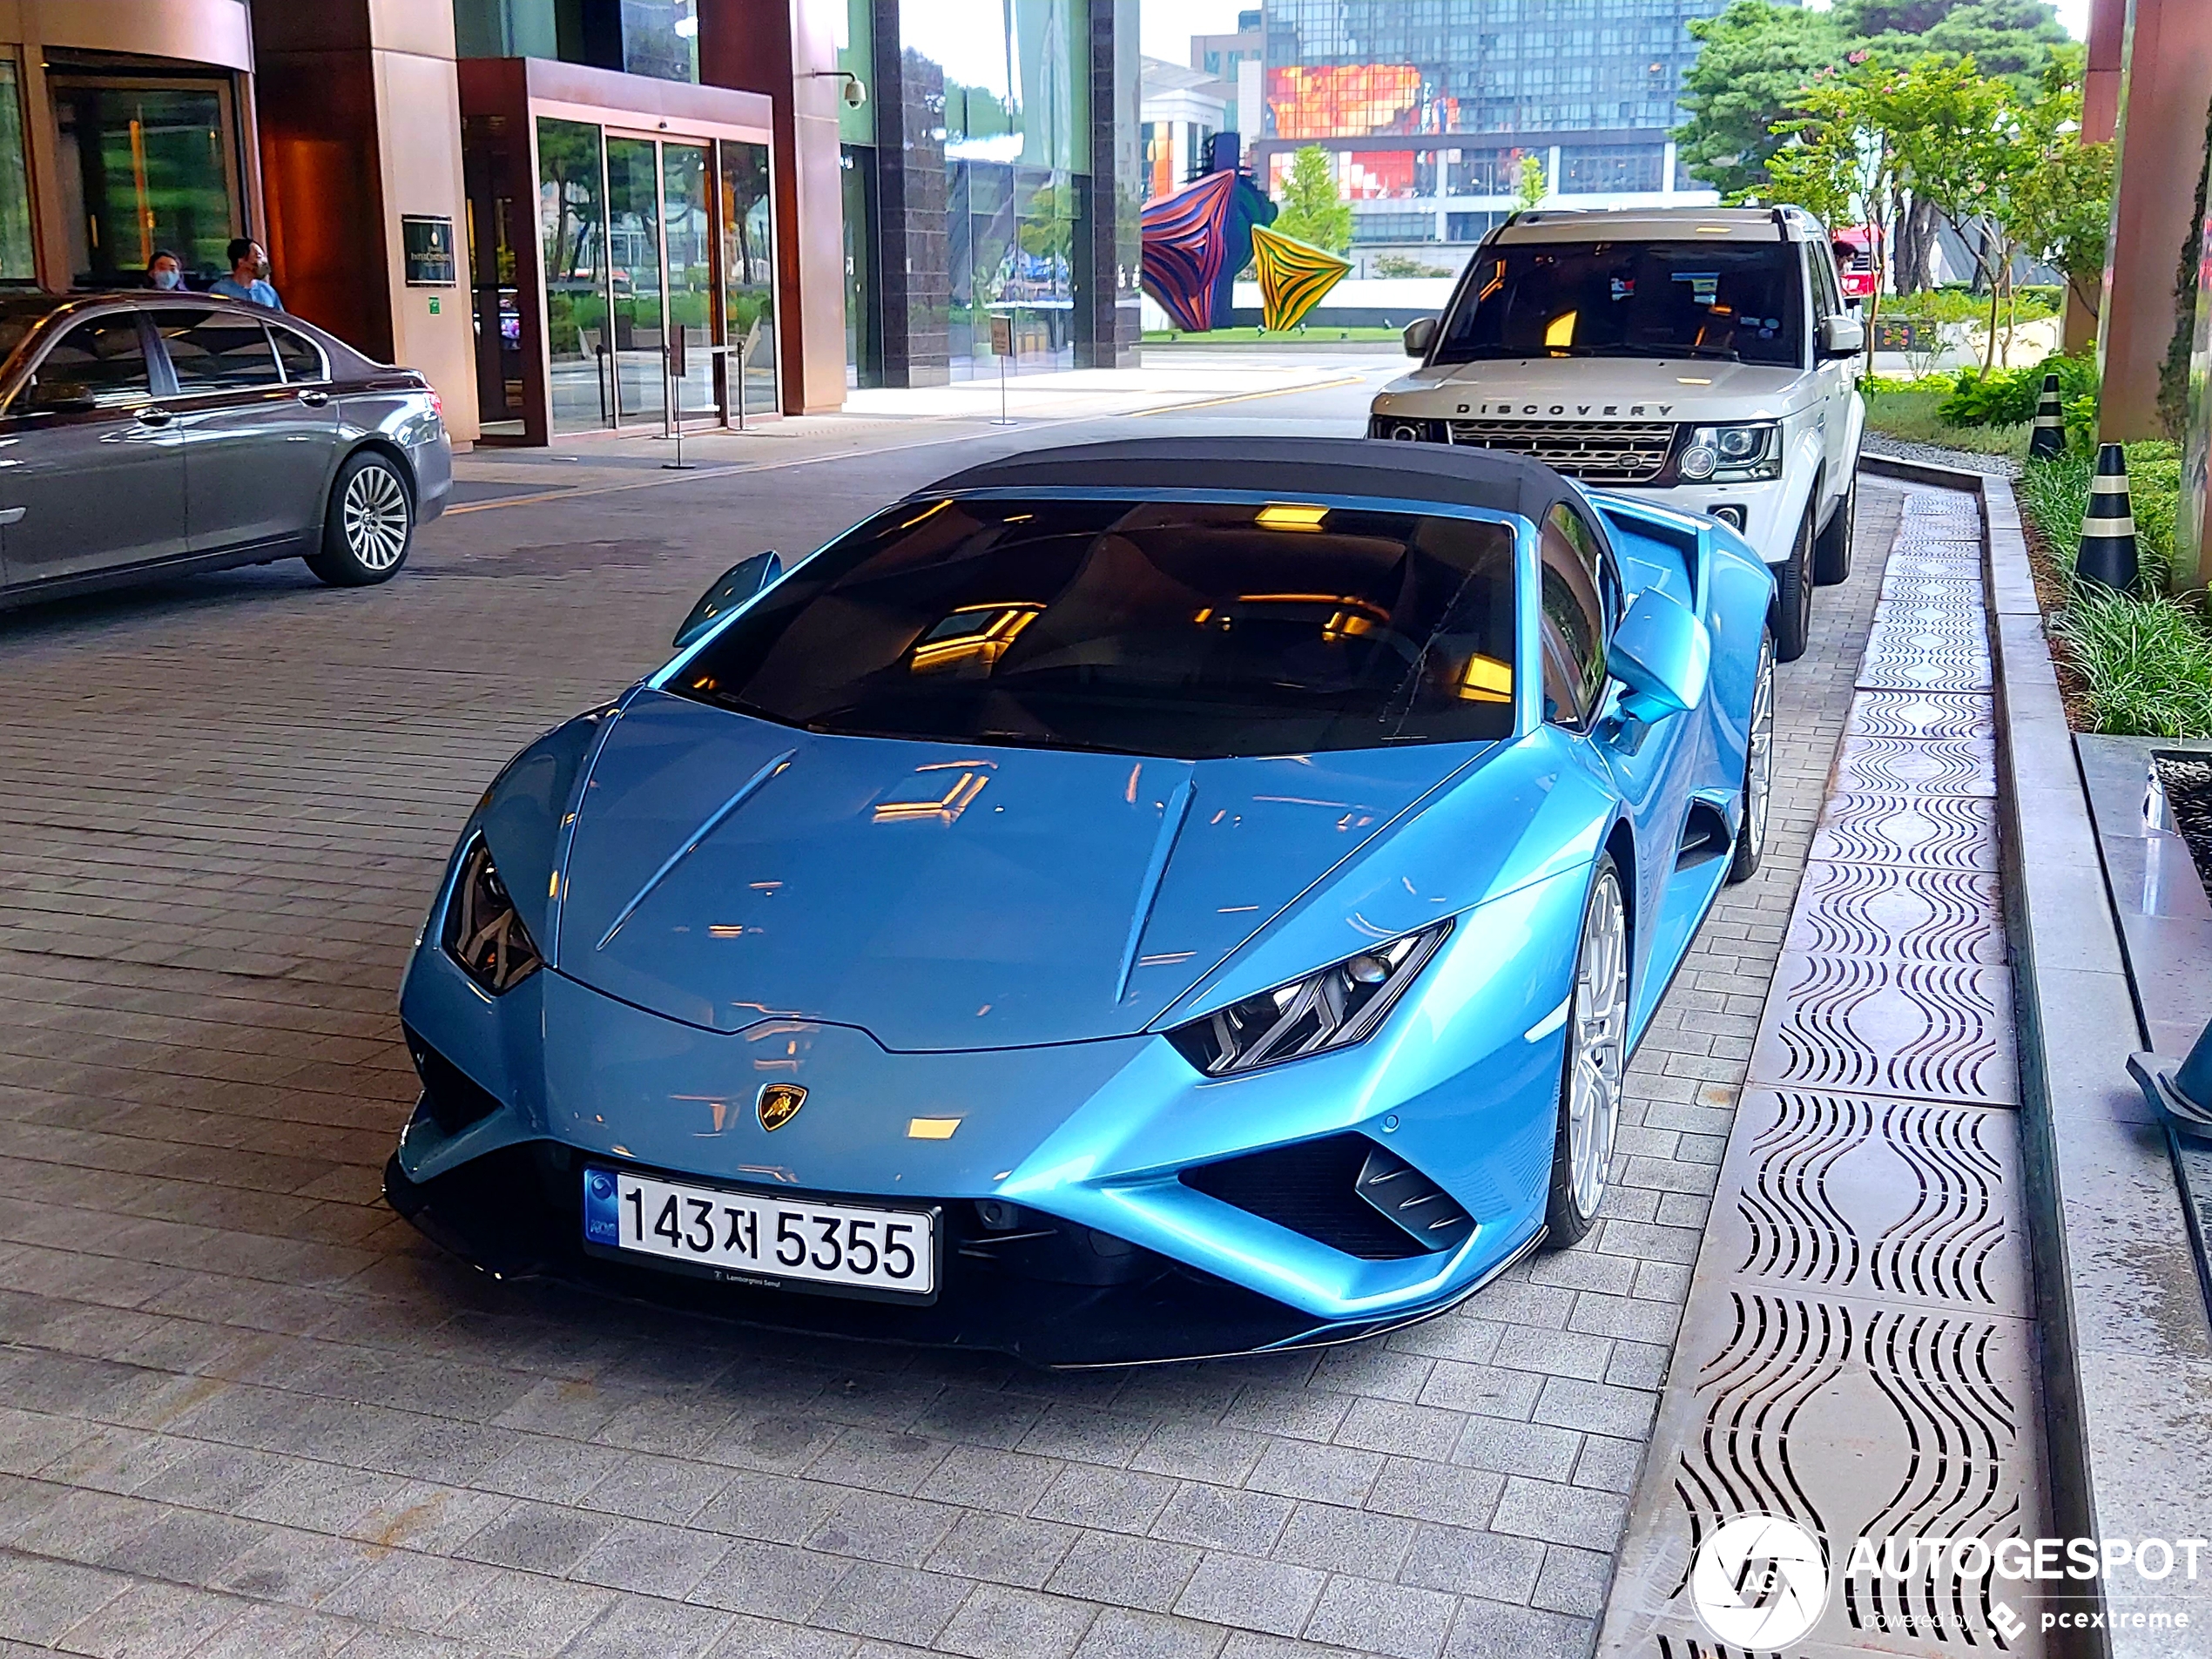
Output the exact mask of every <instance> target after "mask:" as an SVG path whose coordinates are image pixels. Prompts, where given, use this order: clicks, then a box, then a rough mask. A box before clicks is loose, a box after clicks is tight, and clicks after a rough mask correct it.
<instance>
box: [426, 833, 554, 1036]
mask: <svg viewBox="0 0 2212 1659" xmlns="http://www.w3.org/2000/svg"><path fill="white" fill-rule="evenodd" d="M444 942H445V948H446V954H447V955H448V956H450V957H452V958H453V960H454V961H455V962H457V963H459V964H460V966H461V971H462V973H464V974H468V976H469V978H470V979H472V980H474V981H476V983H477V984H478V985H480V986H482V988H484V989H485V990H487V991H489V992H490V993H491V994H492V995H494V996H499V995H503V994H504V993H506V992H508V991H511V990H513V989H514V988H515V987H516V986H517V985H519V984H521V983H522V982H523V981H524V980H526V979H528V978H529V976H530V975H531V974H535V973H536V972H537V970H538V968H539V966H540V964H541V963H542V962H543V958H542V957H540V956H539V955H538V954H537V946H536V943H535V942H534V941H532V940H531V938H530V930H529V928H528V927H524V926H523V917H522V913H521V912H519V911H518V910H516V908H515V901H514V900H513V899H511V898H509V896H508V894H507V888H506V886H505V884H504V883H502V881H501V880H500V879H499V872H498V871H497V870H495V869H494V868H492V863H491V850H490V849H489V847H487V846H485V845H484V838H483V837H482V835H477V836H475V837H472V838H471V839H470V840H469V845H468V846H467V847H466V848H465V849H464V850H463V851H462V854H461V871H460V873H459V874H458V875H457V876H455V878H454V883H453V897H452V899H451V900H448V903H447V905H446V926H445V941H444Z"/></svg>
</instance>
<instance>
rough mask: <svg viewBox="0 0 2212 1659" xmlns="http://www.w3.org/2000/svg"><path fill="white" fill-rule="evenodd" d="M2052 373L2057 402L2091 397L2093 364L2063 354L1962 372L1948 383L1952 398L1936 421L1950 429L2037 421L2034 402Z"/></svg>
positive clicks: (1942, 406) (2084, 358)
mask: <svg viewBox="0 0 2212 1659" xmlns="http://www.w3.org/2000/svg"><path fill="white" fill-rule="evenodd" d="M2054 370H2055V371H2056V372H2057V374H2058V377H2059V395H2060V398H2061V399H2066V398H2073V397H2079V396H2080V395H2083V394H2084V393H2087V394H2090V395H2094V393H2095V392H2096V389H2097V365H2096V361H2095V360H2094V358H2091V357H2088V356H2081V357H2067V356H2066V355H2064V354H2054V355H2053V356H2050V357H2047V358H2045V359H2044V360H2043V361H2041V362H2040V363H2037V364H2034V365H2033V366H2032V367H2031V366H2029V365H2027V364H2022V365H2021V366H2020V368H1993V369H1992V370H1990V372H1989V373H1988V374H1983V373H1982V372H1981V370H1979V369H1978V368H1962V369H1960V370H1959V374H1958V378H1957V379H1956V380H1954V381H1952V389H1951V395H1949V396H1948V397H1946V398H1945V399H1944V400H1943V401H1942V402H1941V403H1940V404H1939V405H1938V406H1937V408H1936V415H1937V416H1938V418H1939V419H1941V420H1943V421H1948V422H1949V423H1950V424H1951V425H1952V426H2022V425H2025V424H2026V423H2027V422H2028V421H2033V419H2034V418H2035V404H2036V401H2037V399H2038V398H2040V396H2041V395H2042V392H2043V376H2044V375H2045V374H2047V373H2049V372H2051V371H2054Z"/></svg>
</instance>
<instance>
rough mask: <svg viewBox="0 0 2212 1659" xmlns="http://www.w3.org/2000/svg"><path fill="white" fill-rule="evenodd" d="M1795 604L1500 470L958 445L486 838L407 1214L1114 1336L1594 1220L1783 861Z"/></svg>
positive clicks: (1744, 553)
mask: <svg viewBox="0 0 2212 1659" xmlns="http://www.w3.org/2000/svg"><path fill="white" fill-rule="evenodd" d="M1772 600H1773V583H1772V580H1771V578H1770V577H1769V576H1768V574H1767V569H1766V566H1765V564H1764V563H1763V562H1762V561H1761V560H1760V558H1759V557H1758V556H1757V553H1755V552H1754V551H1753V550H1751V549H1750V547H1749V546H1748V545H1747V544H1746V543H1743V541H1741V540H1740V539H1739V538H1738V537H1737V536H1736V535H1735V533H1734V532H1733V531H1731V530H1730V529H1727V528H1726V527H1724V526H1723V525H1720V524H1718V523H1714V522H1713V521H1711V520H1709V519H1704V518H1691V517H1686V516H1681V515H1678V514H1676V513H1673V512H1670V511H1668V510H1666V509H1661V508H1657V507H1654V506H1650V505H1648V504H1645V503H1643V502H1631V501H1628V500H1625V499H1615V498H1612V497H1608V496H1602V495H1598V496H1592V495H1588V494H1585V493H1584V492H1583V491H1582V490H1581V489H1579V488H1578V487H1577V486H1575V484H1573V483H1570V482H1567V481H1566V480H1564V479H1562V478H1561V477H1560V476H1559V475H1558V474H1556V473H1554V472H1552V471H1551V470H1549V469H1547V468H1545V467H1542V466H1540V465H1537V464H1535V463H1534V462H1527V461H1524V460H1521V459H1519V458H1517V457H1514V456H1509V455H1496V454H1491V453H1488V452H1484V451H1478V450H1454V449H1449V448H1432V447H1431V446H1428V445H1425V444H1424V445H1413V444H1405V445H1398V444H1388V443H1381V442H1372V441H1358V440H1354V441H1346V442H1337V441H1325V440H1267V439H1240V440H1238V441H1236V442H1221V441H1169V442H1128V443H1109V444H1098V445H1089V446H1084V447H1081V448H1064V449H1058V450H1043V451H1036V452H1033V453H1031V454H1028V455H1023V456H1021V457H1018V458H1015V459H1013V460H1008V461H1005V462H996V463H994V464H991V465H988V466H984V467H981V468H977V469H974V470H972V471H968V472H964V473H961V474H960V475H956V476H954V477H951V478H948V479H946V480H944V481H943V482H940V483H938V484H936V485H934V486H932V487H931V488H929V489H926V490H923V491H921V492H920V493H918V494H916V495H914V496H911V497H909V498H908V499H907V500H904V501H901V502H899V503H897V504H896V505H894V506H893V507H890V508H888V509H886V510H884V511H883V512H881V513H879V514H877V515H876V516H874V517H873V518H871V519H869V520H868V521H867V522H866V523H863V524H860V526H858V527H857V528H855V529H852V530H850V531H847V532H846V534H844V535H842V536H839V537H838V538H837V539H836V540H834V541H833V542H831V543H829V544H828V545H827V546H826V547H825V548H823V549H822V550H820V551H819V552H817V553H815V554H813V556H809V557H807V558H805V559H803V560H800V561H799V562H797V563H794V564H793V565H792V568H791V569H789V570H783V569H782V568H781V567H780V565H779V562H778V561H777V559H776V556H774V555H772V554H763V555H760V556H757V557H755V558H753V559H751V560H748V561H746V562H745V563H743V564H740V565H738V566H737V567H736V568H735V569H733V570H732V571H730V572H729V573H728V574H727V576H725V578H724V579H723V580H722V581H721V582H720V583H718V584H717V586H716V588H715V589H714V590H713V591H711V592H710V593H709V594H708V595H707V597H705V599H703V600H701V601H700V604H699V605H698V607H697V608H696V609H695V610H694V611H693V613H692V615H691V618H690V619H689V620H688V621H687V622H686V624H685V628H684V631H682V633H680V634H679V635H678V645H679V647H680V649H679V650H678V654H677V656H676V657H675V658H674V660H673V661H671V663H669V664H668V665H667V666H666V667H664V668H663V669H661V670H660V671H658V672H657V673H655V674H653V675H652V676H651V678H647V679H646V680H644V682H642V683H641V684H639V685H636V686H633V687H631V689H630V690H629V691H625V692H624V693H623V694H622V696H621V697H619V698H617V699H616V700H615V701H614V702H612V703H610V704H609V705H606V706H605V707H604V708H601V709H597V710H596V711H592V712H590V713H589V714H585V715H583V716H582V717H580V718H577V719H575V720H572V721H570V723H569V724H567V725H563V726H562V727H560V728H559V729H558V730H556V731H555V732H550V733H549V734H548V735H547V736H545V737H544V738H541V739H540V740H539V741H537V742H536V743H535V744H533V745H531V746H530V747H529V748H528V749H526V750H524V751H523V753H522V754H521V755H519V756H517V757H516V759H515V760H514V761H513V762H512V763H511V764H509V766H508V767H507V769H506V770H505V771H504V772H502V773H501V774H500V776H499V779H497V781H496V782H495V783H494V784H493V785H492V786H491V788H490V790H489V792H487V793H486V795H485V796H484V799H483V801H482V804H481V805H480V806H478V808H477V810H476V812H475V814H474V815H473V816H472V817H471V818H470V819H469V823H468V824H467V825H466V826H464V827H463V829H462V833H461V840H460V844H459V846H458V847H457V848H456V850H455V853H454V856H453V860H452V863H451V866H450V867H449V869H448V873H447V875H446V877H445V880H444V881H443V882H442V885H441V886H440V887H439V890H438V894H437V896H436V900H435V903H434V904H433V906H432V907H431V912H430V915H429V919H428V924H427V925H426V927H424V930H423V933H422V937H421V943H420V945H419V947H418V948H417V950H416V952H415V957H414V960H413V962H412V964H411V965H410V967H409V968H408V975H407V981H406V984H405V987H404V989H403V991H402V993H401V1014H402V1017H403V1020H404V1023H405V1027H406V1035H407V1040H408V1045H409V1047H410V1049H411V1050H412V1052H413V1054H414V1057H415V1063H416V1066H417V1068H418V1069H420V1071H421V1077H422V1084H423V1094H422V1100H421V1105H420V1106H419V1107H418V1108H417V1109H416V1110H415V1115H414V1117H413V1119H412V1121H411V1122H409V1123H408V1126H407V1129H406V1130H405V1132H404V1133H403V1135H402V1136H401V1142H400V1146H399V1150H398V1151H397V1153H396V1154H395V1157H393V1159H392V1161H391V1163H390V1164H389V1166H388V1170H387V1172H386V1191H387V1194H388V1197H389V1198H390V1201H391V1202H392V1204H393V1205H394V1206H395V1208H396V1209H397V1210H399V1211H401V1213H402V1214H404V1215H406V1216H408V1217H409V1218H411V1219H412V1220H413V1221H414V1222H415V1224H417V1225H418V1226H420V1227H421V1229H422V1230H423V1231H425V1232H427V1233H428V1234H429V1235H430V1236H431V1237H432V1238H435V1239H437V1240H438V1241H440V1242H441V1243H442V1244H447V1245H448V1246H449V1247H450V1248H452V1249H454V1250H455V1251H458V1252H460V1253H461V1254H462V1255H463V1256H465V1257H466V1258H469V1260H471V1261H473V1262H475V1263H476V1264H479V1265H481V1266H483V1267H485V1268H487V1269H489V1270H490V1271H495V1272H498V1273H502V1274H509V1273H516V1274H519V1273H545V1274H552V1275H556V1276H558V1277H561V1278H568V1279H571V1280H578V1281H583V1282H586V1283H589V1284H592V1285H598V1286H600V1287H603V1288H605V1289H609V1290H612V1291H618V1292H621V1293H624V1294H629V1295H636V1296H644V1297H649V1298H657V1299H662V1300H670V1301H675V1302H678V1303H679V1304H683V1305H690V1306H692V1307H697V1308H702V1309H707V1310H711V1311H715V1312H722V1313H725V1314H728V1315H732V1316H734V1317H737V1318H745V1319H749V1320H753V1321H757V1322H761V1323H765V1324H771V1325H782V1326H787V1327H793V1328H804V1329H808V1330H817V1331H825V1332H836V1333H839V1334H843V1335H860V1336H873V1337H882V1338H890V1339H903V1340H909V1341H918V1342H927V1343H941V1344H954V1345H974V1346H981V1347H989V1348H996V1349H1001V1350H1005V1351H1008V1352H1014V1353H1017V1354H1020V1355H1022V1356H1023V1357H1025V1358H1028V1359H1032V1360H1035V1361H1036V1362H1039V1363H1042V1364H1047V1365H1116V1364H1127V1363H1133V1362H1137V1361H1144V1360H1155V1359H1177V1358H1185V1357H1190V1356H1196V1355H1204V1354H1217V1353H1228V1352H1247V1351H1251V1350H1255V1349H1262V1348H1270V1347H1278V1346H1285V1345H1296V1344H1301V1343H1310V1342H1322V1341H1338V1340H1343V1339H1349V1338H1354V1337H1359V1336H1363V1335H1367V1334H1371V1333H1373V1332H1380V1331H1384V1330H1387V1329H1390V1328H1392V1327H1393V1326H1396V1325H1403V1324H1406V1323H1407V1322H1409V1321H1412V1320H1416V1319H1420V1318H1426V1317H1427V1316H1429V1315H1432V1314H1434V1313H1437V1312H1441V1311H1442V1310H1444V1309H1446V1308H1448V1307H1450V1306H1452V1305H1453V1304H1455V1303H1457V1302H1459V1301H1460V1300H1461V1299H1462V1298H1465V1297H1467V1295H1469V1294H1470V1293H1471V1292H1473V1291H1477V1290H1479V1289H1480V1287H1481V1285H1483V1284H1484V1283H1485V1282H1486V1281H1487V1280H1488V1279H1490V1278H1493V1277H1494V1276H1495V1275H1496V1274H1497V1273H1498V1272H1499V1271H1501V1270H1502V1269H1503V1268H1505V1267H1506V1266H1507V1264H1510V1263H1512V1262H1514V1260H1516V1259H1517V1258H1520V1257H1521V1256H1522V1255H1523V1254H1525V1253H1526V1252H1527V1251H1530V1250H1532V1249H1534V1248H1535V1247H1536V1246H1537V1245H1538V1244H1542V1243H1546V1242H1548V1243H1549V1244H1554V1245H1561V1244H1572V1243H1574V1242H1575V1240H1577V1239H1579V1238H1581V1237H1582V1236H1583V1235H1584V1234H1585V1233H1587V1232H1588V1231H1589V1230H1590V1229H1591V1227H1592V1226H1593V1225H1594V1224H1595V1221H1596V1219H1597V1216H1598V1212H1599V1207H1600V1204H1601V1203H1602V1199H1603V1197H1604V1194H1605V1190H1606V1184H1607V1181H1608V1174H1609V1172H1610V1165H1611V1162H1612V1157H1613V1144H1614V1138H1615V1125H1616V1123H1617V1121H1618V1117H1619V1112H1620V1104H1621V1093H1622V1069H1623V1068H1624V1066H1625V1064H1626V1062H1627V1060H1628V1057H1629V1054H1630V1053H1631V1052H1632V1051H1633V1049H1634V1048H1635V1043H1636V1041H1637V1038H1638V1037H1639V1036H1640V1035H1642V1031H1643V1028H1644V1027H1645V1025H1646V1024H1647V1023H1648V1022H1649V1020H1650V1017H1651V1015H1652V1011H1653V1008H1655V1006H1656V1004H1657V1002H1658V1001H1659V998H1660V996H1661V995H1662V992H1663V991H1664V990H1665V988H1666V986H1667V983H1668V981H1669V978H1670V977H1671V975H1672V974H1673V973H1674V972H1675V970H1676V968H1677V967H1678V966H1679V964H1680V963H1681V961H1682V960H1683V955H1684V954H1685V952H1686V951H1687V950H1688V948H1689V943H1690V941H1691V939H1692V937H1693V935H1694V934H1696V930H1697V927H1698V925H1699V923H1700V922H1701V921H1703V918H1704V915H1705V914H1706V911H1707V909H1708V908H1709V907H1710V905H1711V904H1712V902H1713V900H1714V896H1715V894H1716V893H1717V892H1718V891H1719V889H1720V887H1721V885H1722V883H1723V881H1726V880H1741V879H1743V877H1745V876H1747V875H1749V874H1750V873H1751V872H1752V871H1753V870H1754V869H1756V868H1757V865H1758V861H1759V856H1760V851H1761V846H1762V843H1763V840H1764V834H1765V826H1766V804H1767V798H1768V783H1769V774H1770V755H1771V752H1772V744H1771V730H1772V725H1773V709H1774V696H1773V686H1774V649H1773V642H1772V637H1771V635H1770V632H1769V629H1768V620H1769V610H1770V604H1771V603H1772Z"/></svg>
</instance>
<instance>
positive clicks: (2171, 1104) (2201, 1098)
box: [2128, 1024, 2212, 1135]
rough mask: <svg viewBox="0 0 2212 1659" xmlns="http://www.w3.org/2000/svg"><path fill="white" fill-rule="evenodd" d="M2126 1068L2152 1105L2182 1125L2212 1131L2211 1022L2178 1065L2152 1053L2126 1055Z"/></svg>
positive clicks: (2201, 1132) (2202, 1132)
mask: <svg viewBox="0 0 2212 1659" xmlns="http://www.w3.org/2000/svg"><path fill="white" fill-rule="evenodd" d="M2128 1074H2129V1075H2130V1076H2133V1077H2134V1080H2135V1082H2137V1084H2138V1085H2140V1086H2141V1089H2142V1091H2143V1098H2144V1099H2146V1100H2148V1102H2150V1103H2151V1104H2152V1105H2153V1106H2154V1107H2157V1108H2161V1109H2164V1110H2165V1112H2166V1113H2167V1115H2168V1116H2170V1117H2172V1118H2173V1119H2174V1120H2175V1122H2176V1123H2180V1124H2182V1126H2183V1127H2185V1128H2188V1129H2193V1130H2196V1131H2197V1132H2198V1133H2199V1134H2201V1135H2212V1024H2208V1025H2207V1026H2206V1027H2205V1028H2204V1030H2203V1032H2202V1034H2201V1035H2199V1036H2198V1037H2197V1040H2196V1043H2195V1047H2193V1048H2192V1049H2190V1050H2189V1057H2188V1059H2186V1060H2184V1061H2182V1063H2181V1064H2180V1065H2178V1066H2177V1065H2175V1063H2174V1062H2172V1061H2170V1060H2161V1059H2160V1058H2159V1057H2158V1056H2157V1055H2155V1054H2137V1055H2128Z"/></svg>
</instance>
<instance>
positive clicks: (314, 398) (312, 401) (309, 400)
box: [300, 392, 330, 409]
mask: <svg viewBox="0 0 2212 1659" xmlns="http://www.w3.org/2000/svg"><path fill="white" fill-rule="evenodd" d="M300 401H301V402H302V403H304V404H306V405H307V407H308V408H311V409H319V408H322V406H323V405H324V404H326V403H327V402H329V401H330V394H329V393H327V392H302V393H300Z"/></svg>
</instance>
